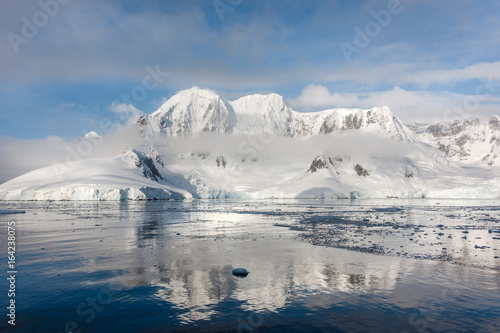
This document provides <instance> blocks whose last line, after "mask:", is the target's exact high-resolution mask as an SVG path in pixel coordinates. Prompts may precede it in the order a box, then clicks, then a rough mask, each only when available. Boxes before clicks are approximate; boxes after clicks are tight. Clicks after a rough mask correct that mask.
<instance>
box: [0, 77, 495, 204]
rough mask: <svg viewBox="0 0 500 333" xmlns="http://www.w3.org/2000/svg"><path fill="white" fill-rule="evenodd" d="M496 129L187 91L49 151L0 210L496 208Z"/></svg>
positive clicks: (16, 157) (16, 151)
mask: <svg viewBox="0 0 500 333" xmlns="http://www.w3.org/2000/svg"><path fill="white" fill-rule="evenodd" d="M498 121H499V118H498V117H497V116H495V117H493V118H492V119H490V120H489V121H483V120H479V119H473V120H462V121H457V122H452V123H443V124H421V123H420V124H411V125H409V126H406V125H405V124H403V123H402V122H401V121H400V120H399V119H398V118H397V117H396V116H395V115H394V114H393V113H392V111H391V110H390V109H389V108H388V107H384V106H382V107H373V108H370V109H328V110H323V111H319V112H312V113H301V112H296V111H294V110H292V109H291V108H290V107H288V106H287V105H286V103H285V102H284V101H283V98H282V97H281V96H279V95H277V94H269V95H250V96H245V97H242V98H239V99H237V100H234V101H230V100H227V99H224V98H222V97H220V96H219V95H217V94H216V93H214V92H212V91H210V90H205V89H200V88H197V87H194V88H191V89H188V90H184V91H181V92H179V93H178V94H176V95H175V96H173V97H172V98H170V99H169V100H168V101H166V102H165V103H164V104H163V105H162V106H161V107H160V108H159V109H158V110H157V111H155V112H153V113H152V114H144V115H141V116H139V117H138V118H137V119H134V121H132V122H129V123H127V125H122V126H119V127H117V128H116V130H115V131H114V132H112V133H110V134H106V135H104V136H102V135H99V133H95V132H91V133H88V134H87V135H85V136H84V137H82V138H81V139H79V140H76V141H74V142H71V143H65V142H63V141H62V140H56V139H53V140H52V143H51V144H52V149H51V150H50V151H51V153H50V154H48V155H46V156H43V158H42V157H41V158H34V159H33V156H30V158H32V159H33V161H34V164H33V168H32V169H36V170H34V171H30V172H28V173H26V174H23V175H21V176H19V177H17V178H14V179H12V180H9V181H7V182H6V183H4V184H2V185H0V199H2V200H127V199H183V198H186V199H187V198H193V197H195V198H388V197H389V198H392V197H398V198H426V197H433V198H498V197H500V181H499V180H498V179H499V178H498V175H499V171H500V168H498V166H499V165H500V160H499V153H498V152H499V140H500V139H499V138H500V129H499V125H498V124H499V122H498ZM16 147H17V148H16ZM2 149H3V151H2V154H3V155H4V156H7V157H8V160H9V161H11V162H10V165H11V167H12V168H13V169H14V168H15V166H16V165H17V164H22V163H21V162H23V161H24V160H25V159H26V150H24V151H22V150H23V149H24V148H23V145H22V143H20V142H15V141H13V142H12V145H11V146H10V148H9V150H8V151H7V149H6V148H5V147H4V148H2ZM47 151H49V150H47ZM31 154H32V155H33V154H34V155H37V154H36V152H32V153H31ZM52 161H58V162H62V163H51V162H52ZM37 168H38V169H37ZM23 171H28V170H23ZM10 172H11V174H13V173H15V172H13V171H10ZM4 177H6V176H5V174H4Z"/></svg>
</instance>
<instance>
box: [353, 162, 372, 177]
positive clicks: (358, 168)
mask: <svg viewBox="0 0 500 333" xmlns="http://www.w3.org/2000/svg"><path fill="white" fill-rule="evenodd" d="M354 171H356V173H357V174H358V176H363V177H366V176H369V175H370V173H369V172H368V170H366V169H365V168H363V167H362V166H361V165H359V164H356V165H355V166H354Z"/></svg>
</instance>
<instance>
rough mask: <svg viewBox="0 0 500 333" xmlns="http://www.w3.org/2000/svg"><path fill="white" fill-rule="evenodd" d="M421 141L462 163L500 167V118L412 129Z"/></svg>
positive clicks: (415, 126) (421, 126)
mask: <svg viewBox="0 0 500 333" xmlns="http://www.w3.org/2000/svg"><path fill="white" fill-rule="evenodd" d="M409 127H410V128H411V129H412V130H413V131H414V132H415V133H416V135H417V136H418V138H419V139H420V140H422V141H423V142H426V143H428V144H430V145H431V146H433V147H435V148H437V149H439V150H441V151H443V152H444V153H445V154H446V155H447V156H448V157H450V158H451V159H452V160H454V161H457V162H462V163H467V164H471V163H475V164H488V165H497V166H499V165H500V117H498V116H494V117H492V118H491V119H489V121H482V120H480V119H466V120H461V121H459V120H457V121H453V122H449V123H443V124H421V123H420V124H412V125H410V126H409Z"/></svg>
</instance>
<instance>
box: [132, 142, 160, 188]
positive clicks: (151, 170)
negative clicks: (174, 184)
mask: <svg viewBox="0 0 500 333" xmlns="http://www.w3.org/2000/svg"><path fill="white" fill-rule="evenodd" d="M133 152H134V153H135V154H136V155H137V159H136V161H135V165H136V166H137V167H138V168H140V169H141V171H142V174H143V175H144V177H146V178H149V179H151V180H154V181H156V182H157V181H158V180H159V179H163V177H162V176H161V174H160V172H159V171H158V169H157V168H156V166H155V163H154V161H153V159H152V158H151V157H150V156H148V155H146V154H144V153H142V152H139V151H136V150H134V151H133Z"/></svg>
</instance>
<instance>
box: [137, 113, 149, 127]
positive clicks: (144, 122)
mask: <svg viewBox="0 0 500 333" xmlns="http://www.w3.org/2000/svg"><path fill="white" fill-rule="evenodd" d="M136 124H137V125H140V126H146V125H147V124H148V121H147V119H146V115H145V114H144V115H142V116H140V117H139V119H137V122H136Z"/></svg>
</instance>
